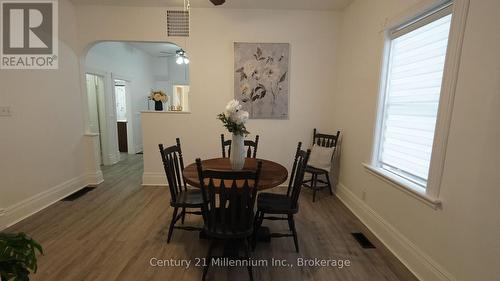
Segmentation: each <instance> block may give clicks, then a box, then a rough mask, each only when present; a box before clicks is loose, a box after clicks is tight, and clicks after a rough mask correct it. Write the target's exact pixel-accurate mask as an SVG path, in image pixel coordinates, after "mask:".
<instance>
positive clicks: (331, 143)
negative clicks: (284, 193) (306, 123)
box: [303, 129, 340, 202]
mask: <svg viewBox="0 0 500 281" xmlns="http://www.w3.org/2000/svg"><path fill="white" fill-rule="evenodd" d="M339 138H340V131H337V133H336V134H335V135H329V134H320V133H318V132H317V131H316V129H314V131H313V145H318V146H321V147H327V148H332V147H333V148H334V150H333V155H332V157H333V156H334V155H335V149H336V147H337V142H338V140H339ZM330 160H331V159H330ZM306 173H309V174H311V178H310V179H308V180H305V181H304V183H303V184H304V186H306V187H308V188H310V189H312V190H313V202H315V201H316V192H317V191H319V190H321V189H323V188H326V187H328V189H329V190H330V194H331V195H333V190H332V184H331V183H330V171H329V170H325V169H320V168H316V167H312V166H307V168H306ZM321 176H323V177H324V179H321V178H320V177H321ZM318 183H320V185H318Z"/></svg>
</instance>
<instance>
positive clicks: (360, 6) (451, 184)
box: [332, 0, 500, 281]
mask: <svg viewBox="0 0 500 281" xmlns="http://www.w3.org/2000/svg"><path fill="white" fill-rule="evenodd" d="M416 2H417V1H409V0H405V1H401V0H383V1H368V0H358V1H355V2H354V3H353V4H352V5H351V6H349V7H348V8H347V9H346V10H345V12H344V13H343V21H342V30H341V37H340V38H341V48H340V52H339V62H338V65H337V67H338V69H339V72H338V76H337V81H338V87H337V88H336V92H335V99H334V103H333V104H334V105H335V107H334V109H335V110H334V116H333V118H332V128H337V127H340V128H343V129H344V141H343V151H342V165H341V167H342V171H341V179H340V181H341V183H342V185H341V187H340V189H339V193H338V194H339V196H340V197H341V198H342V199H343V200H344V201H345V202H346V203H347V204H348V205H349V207H350V208H352V209H353V210H354V211H355V212H356V214H357V215H358V216H359V217H360V218H361V219H362V220H363V221H364V222H365V223H366V224H367V225H368V226H369V227H370V228H371V229H372V230H373V231H374V232H375V233H376V234H377V235H378V236H379V237H380V238H381V239H382V240H383V241H384V242H385V243H386V244H387V245H388V246H389V248H391V249H392V250H393V251H394V252H395V253H396V254H397V255H398V256H399V257H400V258H401V259H402V260H403V262H405V263H406V264H407V265H408V266H409V267H410V269H411V270H413V271H414V272H415V274H416V275H417V276H419V277H420V278H421V280H485V281H486V280H491V281H493V280H498V277H499V276H500V268H499V267H498V261H499V260H500V256H499V255H500V242H499V241H500V240H499V239H498V238H499V237H500V223H499V219H498V214H499V213H500V204H498V198H499V197H500V189H499V187H500V174H499V173H498V167H499V166H500V150H499V149H498V144H499V143H500V129H499V126H498V121H499V120H500V110H499V108H500V95H499V89H500V79H499V77H500V67H499V65H500V55H499V52H498V50H500V33H499V32H498V26H499V25H500V18H499V17H498V15H499V14H500V2H499V1H497V0H472V1H471V3H470V9H469V15H468V21H467V27H466V31H465V39H464V43H463V51H462V59H461V64H460V74H459V77H458V81H459V82H458V85H457V89H456V96H455V102H454V106H453V117H452V123H451V128H450V135H449V141H448V146H447V152H446V163H445V165H446V166H445V169H444V174H443V178H442V185H441V192H440V198H441V199H442V201H443V209H442V210H433V209H432V208H430V207H429V206H427V205H425V204H423V203H421V202H420V201H417V200H416V199H415V198H413V197H411V196H409V195H407V194H406V193H403V192H402V191H400V190H398V189H396V188H394V187H393V186H391V185H389V184H387V183H385V182H383V181H381V180H380V179H378V178H376V177H375V176H373V175H372V174H369V173H368V172H367V171H366V170H365V169H364V168H363V167H362V166H361V163H362V162H369V160H370V155H371V151H372V143H373V131H374V125H375V121H374V120H375V116H376V105H377V99H378V86H379V77H380V67H381V61H382V48H383V33H382V32H381V29H382V26H383V25H384V22H385V21H386V19H387V18H389V19H390V18H394V17H398V15H400V14H401V13H405V11H406V10H408V9H412V6H413V4H414V3H416ZM363 193H365V195H364V196H363ZM363 197H364V198H365V199H364V200H363V199H362V198H363Z"/></svg>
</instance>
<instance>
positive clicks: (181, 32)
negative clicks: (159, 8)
mask: <svg viewBox="0 0 500 281" xmlns="http://www.w3.org/2000/svg"><path fill="white" fill-rule="evenodd" d="M167 35H168V36H184V37H187V36H189V11H167Z"/></svg>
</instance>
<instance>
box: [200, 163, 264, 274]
mask: <svg viewBox="0 0 500 281" xmlns="http://www.w3.org/2000/svg"><path fill="white" fill-rule="evenodd" d="M196 165H197V169H198V176H199V180H200V184H201V190H202V195H203V203H204V204H203V207H202V213H203V219H204V222H205V226H204V233H205V235H206V236H208V237H209V238H210V239H211V240H212V241H211V243H210V246H209V249H208V254H207V258H206V266H205V267H204V269H203V277H202V280H205V278H206V275H207V273H208V269H209V267H210V264H211V263H212V258H213V256H212V251H213V248H214V245H215V241H216V240H222V241H224V242H225V244H226V245H225V246H228V247H231V248H236V253H235V255H236V256H235V257H231V258H236V259H242V260H248V259H249V258H250V246H249V242H248V240H250V238H251V237H252V234H253V226H254V222H253V219H254V205H255V198H256V195H257V186H258V183H259V176H260V172H261V168H262V162H261V161H258V162H257V169H256V170H242V171H221V170H208V169H203V167H202V163H201V160H200V159H199V158H198V159H196ZM228 243H235V244H228ZM241 243H242V244H243V250H244V256H243V257H239V253H238V252H239V248H240V246H241ZM247 269H248V274H249V276H250V280H253V274H252V266H251V265H249V266H247Z"/></svg>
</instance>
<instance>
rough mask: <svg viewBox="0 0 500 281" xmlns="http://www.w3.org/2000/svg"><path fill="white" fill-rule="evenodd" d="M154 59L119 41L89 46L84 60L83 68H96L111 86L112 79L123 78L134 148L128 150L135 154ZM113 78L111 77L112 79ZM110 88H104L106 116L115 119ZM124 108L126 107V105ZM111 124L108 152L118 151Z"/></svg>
mask: <svg viewBox="0 0 500 281" xmlns="http://www.w3.org/2000/svg"><path fill="white" fill-rule="evenodd" d="M153 60H154V58H153V57H151V56H150V55H149V54H147V53H145V52H144V51H142V50H140V49H137V48H134V47H133V46H131V45H130V44H127V43H123V42H102V43H98V44H96V45H95V46H93V47H92V48H91V49H90V50H89V52H88V54H87V56H86V60H85V65H86V67H87V69H90V70H100V71H102V72H105V73H107V74H109V75H107V76H106V77H105V78H106V79H108V80H110V81H107V82H108V84H109V85H113V81H111V80H112V79H113V78H114V79H117V78H118V79H124V80H127V82H128V83H127V91H128V94H129V99H128V100H127V102H130V103H131V104H130V105H131V108H132V112H131V114H129V116H132V120H127V121H128V122H129V123H130V124H131V125H132V127H133V132H129V134H130V133H132V136H133V146H134V150H132V151H129V152H130V153H135V152H138V151H140V150H142V129H141V122H140V112H141V111H142V110H146V109H147V96H148V95H149V93H150V91H151V89H152V88H154V87H155V85H154V73H153V64H152V61H153ZM112 77H113V78H112ZM111 90H112V89H111V88H110V87H108V88H107V91H106V95H111V97H110V99H109V100H112V101H113V103H112V104H110V105H109V106H110V109H113V111H112V113H110V114H109V118H114V120H116V114H115V112H114V108H115V105H114V99H112V94H111ZM127 107H128V106H127ZM112 123H113V125H114V126H112V127H111V131H110V132H109V133H113V134H114V135H115V137H113V138H111V141H112V143H110V144H109V145H110V150H111V151H115V152H117V151H118V144H117V142H116V141H115V140H116V122H112Z"/></svg>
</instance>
